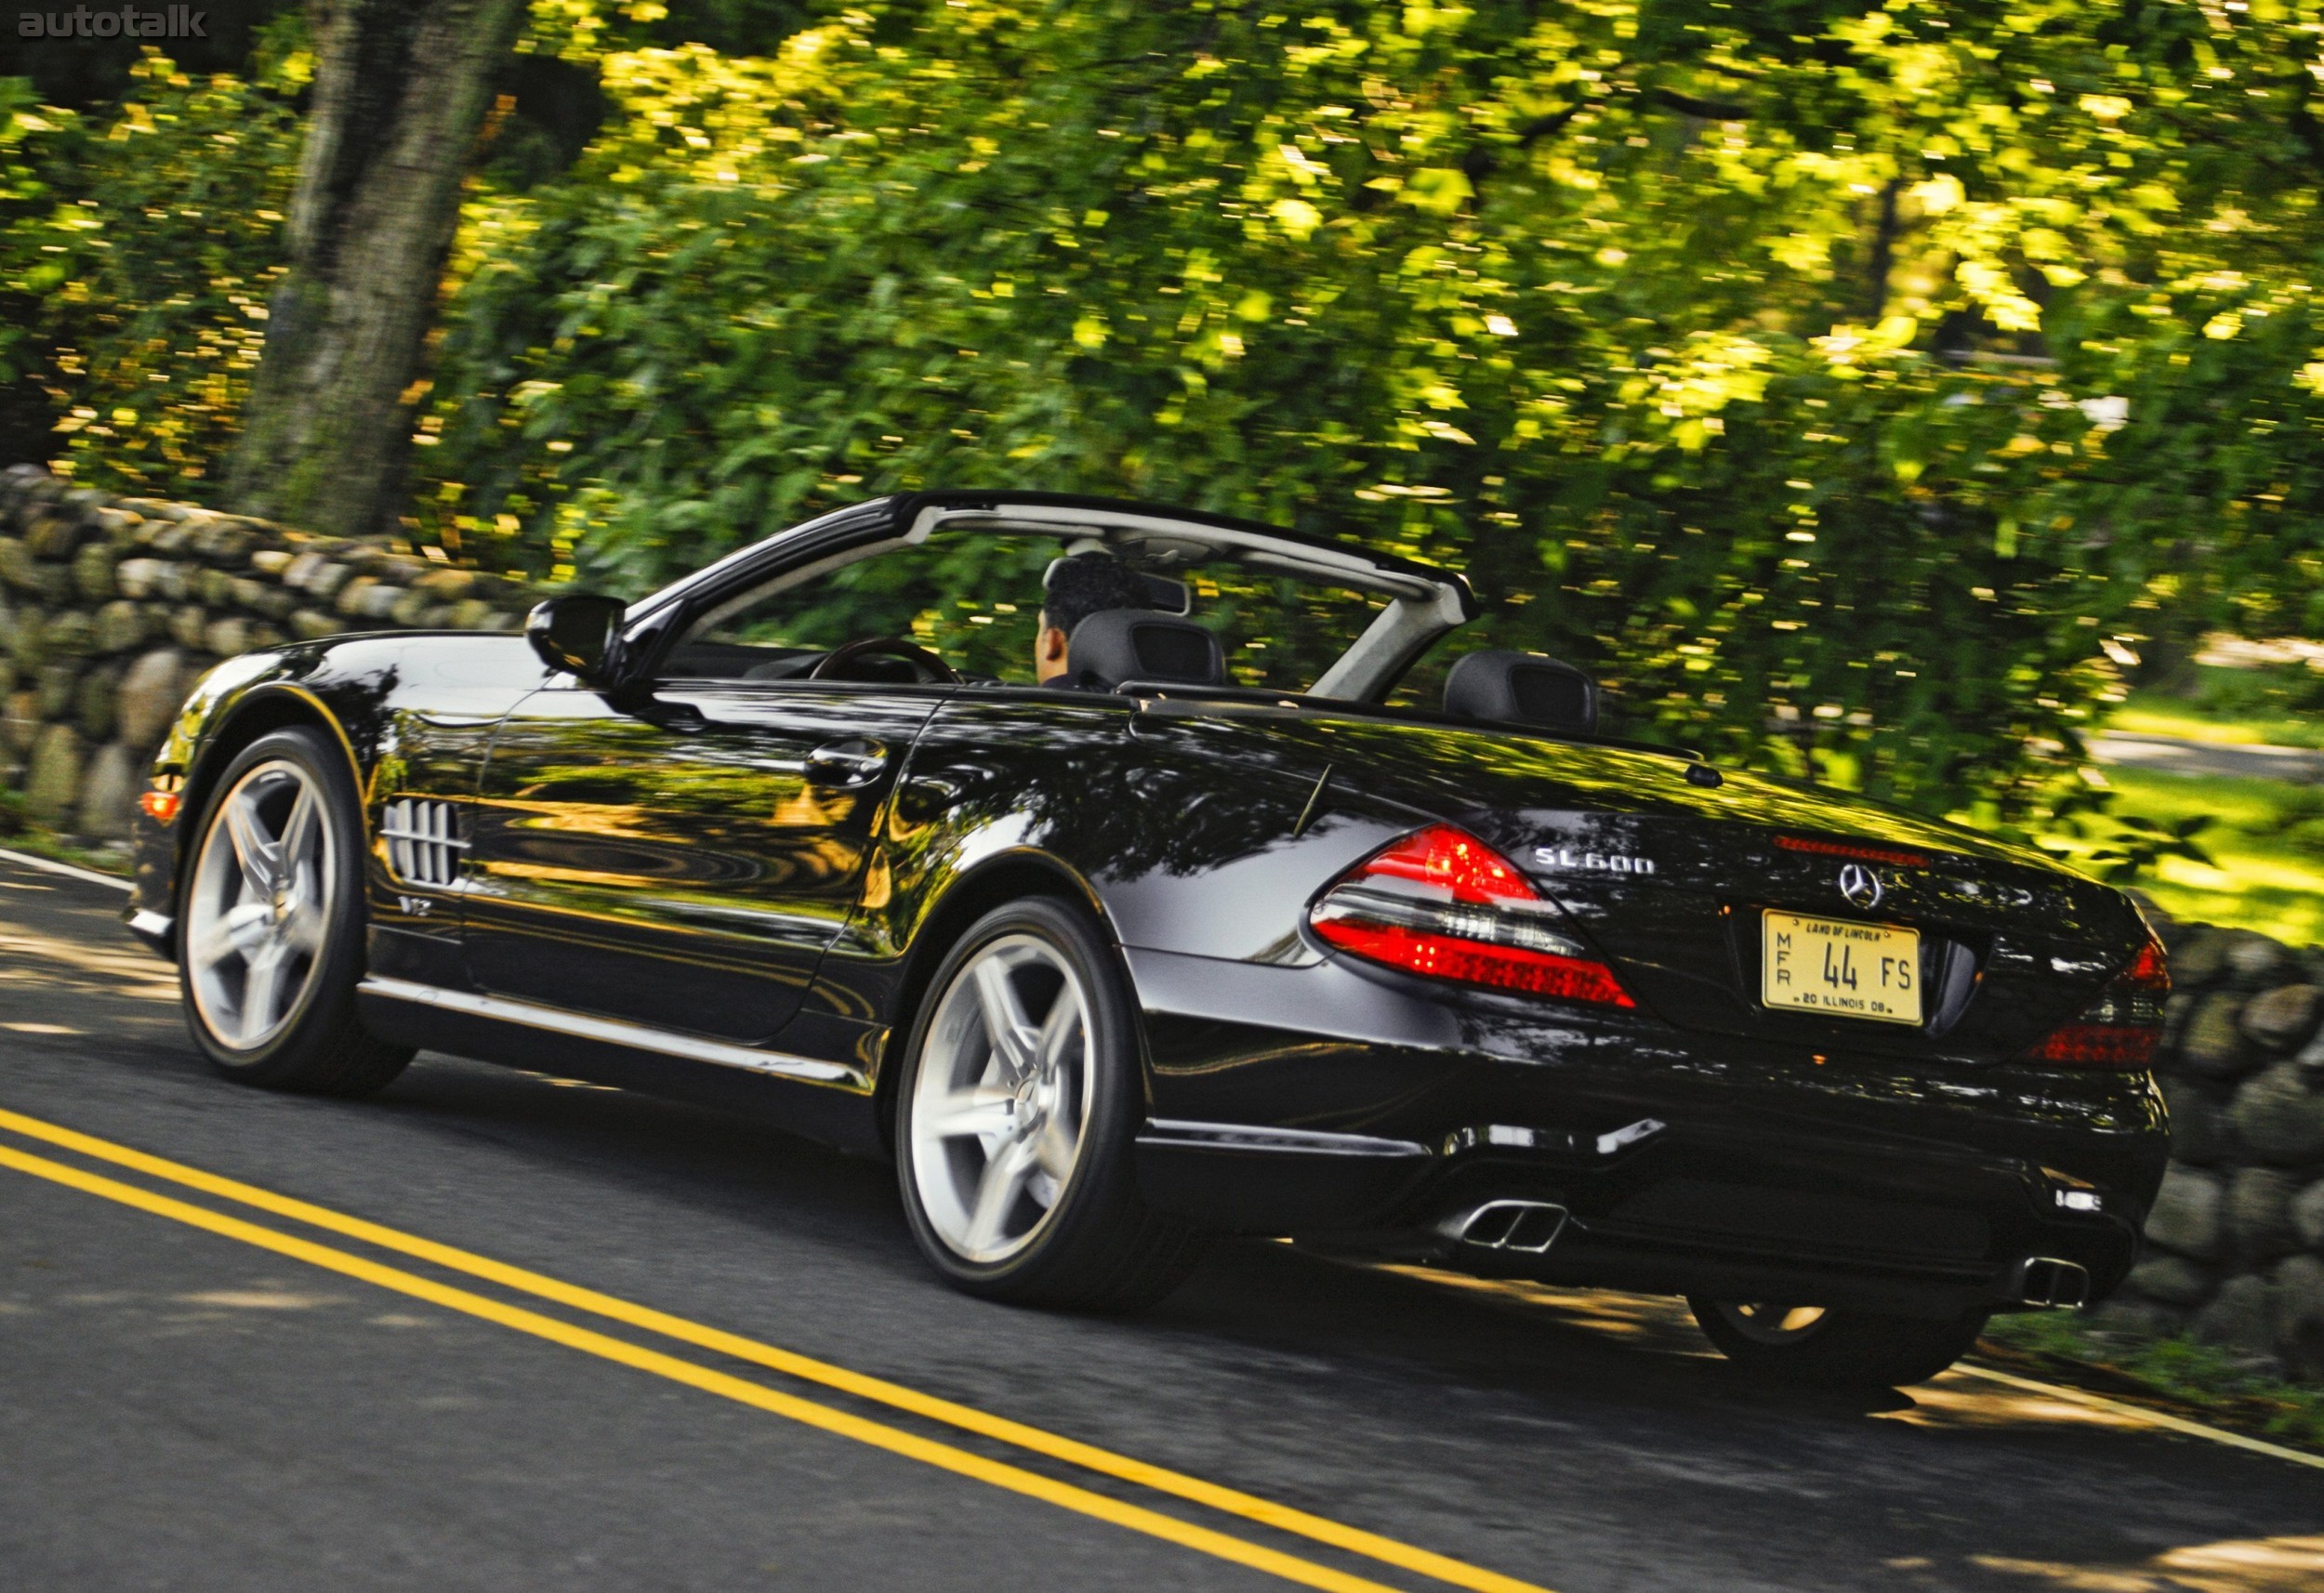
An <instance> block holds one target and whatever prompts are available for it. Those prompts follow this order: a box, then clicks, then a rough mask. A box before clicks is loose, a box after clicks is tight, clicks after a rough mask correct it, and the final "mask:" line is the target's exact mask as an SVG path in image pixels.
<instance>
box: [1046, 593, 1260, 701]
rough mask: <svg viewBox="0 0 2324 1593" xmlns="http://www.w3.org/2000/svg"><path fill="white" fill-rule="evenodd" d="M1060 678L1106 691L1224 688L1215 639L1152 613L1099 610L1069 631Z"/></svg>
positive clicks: (1220, 655)
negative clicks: (1154, 684)
mask: <svg viewBox="0 0 2324 1593" xmlns="http://www.w3.org/2000/svg"><path fill="white" fill-rule="evenodd" d="M1065 673H1066V675H1067V677H1068V678H1070V679H1072V681H1073V682H1074V684H1076V685H1077V686H1088V687H1091V688H1093V689H1095V690H1098V691H1111V690H1113V688H1115V687H1116V686H1118V685H1120V684H1121V683H1122V682H1123V681H1125V680H1165V681H1182V682H1183V683H1185V684H1186V685H1189V686H1221V685H1224V684H1225V683H1226V654H1225V653H1224V652H1222V651H1221V649H1220V647H1219V639H1218V638H1217V637H1215V636H1213V635H1211V634H1210V632H1208V630H1206V629H1204V628H1203V627H1202V626H1201V625H1196V624H1195V622H1194V621H1192V620H1185V619H1181V618H1179V617H1178V616H1177V615H1176V614H1164V613H1156V612H1155V611H1154V610H1152V609H1103V610H1100V611H1099V612H1096V613H1094V614H1091V615H1090V616H1089V618H1088V619H1086V620H1083V621H1082V622H1081V623H1080V624H1079V625H1076V626H1074V633H1073V636H1072V638H1071V639H1069V640H1067V642H1066V644H1065Z"/></svg>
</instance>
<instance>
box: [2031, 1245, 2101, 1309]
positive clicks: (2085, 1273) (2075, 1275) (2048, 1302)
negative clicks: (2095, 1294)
mask: <svg viewBox="0 0 2324 1593" xmlns="http://www.w3.org/2000/svg"><path fill="white" fill-rule="evenodd" d="M2017 1297H2018V1298H2019V1299H2020V1300H2022V1301H2024V1302H2025V1303H2026V1304H2027V1305H2029V1306H2086V1305H2088V1304H2089V1303H2090V1269H2089V1268H2087V1267H2084V1266H2082V1265H2080V1263H2078V1262H2074V1261H2060V1260H2056V1259H2054V1258H2053V1257H2048V1256H2029V1257H2027V1258H2026V1259H2025V1260H2023V1261H2021V1262H2019V1263H2018V1266H2017Z"/></svg>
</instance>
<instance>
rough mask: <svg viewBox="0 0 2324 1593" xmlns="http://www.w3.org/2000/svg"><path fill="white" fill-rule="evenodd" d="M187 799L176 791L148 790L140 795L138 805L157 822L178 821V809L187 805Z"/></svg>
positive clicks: (148, 816) (147, 815)
mask: <svg viewBox="0 0 2324 1593" xmlns="http://www.w3.org/2000/svg"><path fill="white" fill-rule="evenodd" d="M185 801H186V799H185V798H184V797H183V796H179V795H178V793H177V792H175V791H148V792H145V793H143V794H142V795H141V796H139V797H138V806H139V807H140V808H142V809H144V810H145V816H146V817H147V818H149V819H151V820H152V821H153V822H154V823H157V824H167V823H174V822H176V820H177V817H178V809H180V808H182V807H184V806H185Z"/></svg>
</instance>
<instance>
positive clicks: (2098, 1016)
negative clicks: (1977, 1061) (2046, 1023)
mask: <svg viewBox="0 0 2324 1593" xmlns="http://www.w3.org/2000/svg"><path fill="white" fill-rule="evenodd" d="M2169 994H2171V968H2170V965H2169V963H2168V962H2167V960H2166V959H2165V958H2164V955H2163V950H2162V947H2161V946H2160V945H2159V943H2158V942H2156V941H2153V940H2152V939H2149V940H2148V941H2147V942H2146V944H2145V945H2143V946H2141V947H2140V948H2139V949H2138V955H2136V956H2135V957H2133V958H2132V959H2131V966H2130V967H2128V968H2124V969H2123V970H2122V971H2121V972H2120V973H2119V974H2117V975H2116V976H2115V977H2114V981H2113V982H2112V983H2110V984H2108V985H2107V986H2106V990H2105V992H2104V993H2103V994H2100V996H2099V997H2098V999H2097V1000H2095V1001H2093V1002H2092V1003H2091V1004H2090V1006H2089V1007H2086V1008H2084V1009H2083V1011H2082V1014H2081V1016H2080V1017H2079V1018H2077V1019H2075V1020H2074V1021H2072V1022H2071V1023H2066V1024H2061V1025H2060V1026H2059V1027H2058V1028H2056V1029H2054V1030H2053V1031H2052V1032H2051V1033H2050V1035H2049V1037H2048V1038H2047V1039H2045V1040H2043V1041H2042V1042H2041V1043H2040V1045H2038V1046H2036V1047H2033V1048H2032V1049H2030V1050H2028V1051H2026V1052H2024V1053H2023V1054H2022V1055H2021V1056H2020V1058H2019V1060H2021V1061H2028V1062H2046V1063H2048V1064H2049V1065H2050V1066H2052V1067H2060V1068H2112V1069H2117V1070H2119V1071H2121V1072H2124V1073H2135V1072H2139V1071H2142V1070H2144V1069H2146V1068H2150V1067H2152V1066H2154V1065H2155V1052H2156V1050H2157V1049H2158V1048H2159V1047H2160V1046H2161V1044H2162V1004H2163V998H2164V997H2166V996H2168V995H2169Z"/></svg>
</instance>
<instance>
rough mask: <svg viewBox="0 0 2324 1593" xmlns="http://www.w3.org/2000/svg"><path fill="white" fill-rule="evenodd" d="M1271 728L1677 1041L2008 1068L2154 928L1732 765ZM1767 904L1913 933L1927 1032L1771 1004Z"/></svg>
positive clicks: (2060, 880)
mask: <svg viewBox="0 0 2324 1593" xmlns="http://www.w3.org/2000/svg"><path fill="white" fill-rule="evenodd" d="M1235 717H1242V716H1241V715H1240V714H1239V713H1238V714H1236V715H1235ZM1265 717H1267V718H1272V719H1274V724H1273V725H1272V726H1271V727H1270V728H1271V730H1272V731H1274V732H1275V736H1274V737H1271V738H1270V739H1271V740H1274V739H1275V737H1281V736H1284V735H1286V734H1287V735H1288V737H1289V738H1290V739H1292V740H1293V741H1296V742H1300V743H1304V744H1308V745H1311V746H1313V747H1314V751H1315V752H1316V753H1317V754H1318V755H1319V756H1321V757H1327V758H1329V759H1330V761H1331V762H1332V766H1333V768H1334V770H1335V771H1336V772H1337V773H1338V774H1339V775H1340V776H1342V777H1344V778H1345V779H1347V780H1348V781H1349V782H1351V783H1352V785H1353V788H1355V789H1360V790H1362V791H1364V792H1366V793H1367V794H1371V795H1376V796H1385V797H1389V798H1391V799H1393V800H1397V801H1400V802H1403V803H1406V804H1407V805H1409V806H1411V807H1413V808H1415V809H1417V810H1421V811H1425V812H1429V813H1432V814H1433V815H1435V816H1437V817H1440V818H1443V819H1446V820H1448V821H1450V822H1452V823H1459V824H1460V825H1462V826H1463V827H1464V828H1466V829H1468V830H1470V831H1471V832H1472V833H1473V834H1474V835H1476V836H1478V837H1479V838H1481V839H1483V840H1485V841H1486V842H1487V843H1489V844H1490V845H1492V846H1493V847H1495V848H1496V849H1499V850H1500V851H1501V852H1502V853H1503V854H1504V855H1506V856H1507V857H1508V858H1510V859H1511V861H1512V862H1515V863H1516V864H1518V866H1519V867H1521V868H1523V869H1524V870H1525V872H1526V874H1527V875H1528V876H1529V877H1531V878H1532V880H1533V881H1534V883H1535V885H1536V887H1537V888H1538V889H1540V890H1541V892H1542V893H1543V894H1544V895H1546V896H1548V897H1550V898H1551V899H1552V900H1553V901H1555V902H1557V903H1558V904H1559V905H1560V906H1561V907H1563V908H1564V909H1565V911H1566V912H1567V913H1568V914H1569V915H1571V916H1572V917H1573V919H1574V920H1575V922H1576V924H1577V926H1578V928H1581V929H1582V930H1583V932H1584V933H1585V934H1586V935H1587V936H1588V937H1590V939H1591V940H1592V941H1594V942H1595V943H1596V944H1597V946H1598V947H1599V948H1600V949H1601V950H1602V951H1603V952H1604V953H1605V954H1606V955H1607V958H1608V960H1609V961H1610V962H1611V963H1612V964H1613V965H1614V967H1615V968H1616V970H1617V972H1618V974H1619V975H1620V977H1621V978H1622V980H1623V981H1624V982H1625V983H1626V984H1627V985H1628V986H1629V987H1630V988H1631V991H1632V992H1633V994H1636V995H1637V996H1638V998H1639V999H1640V1000H1641V1001H1642V1002H1644V1004H1645V1005H1646V1006H1647V1007H1649V1008H1651V1009H1652V1010H1653V1011H1655V1012H1656V1013H1657V1014H1658V1015H1659V1016H1661V1017H1662V1018H1664V1019H1666V1020H1669V1021H1670V1022H1671V1023H1674V1024H1677V1025H1679V1026H1681V1027H1684V1028H1689V1029H1696V1030H1702V1031H1709V1032H1714V1033H1733V1034H1738V1035H1750V1036H1752V1037H1755V1038H1761V1039H1776V1040H1790V1041H1796V1042H1797V1043H1799V1044H1800V1045H1801V1046H1802V1047H1804V1048H1806V1049H1808V1050H1809V1051H1811V1052H1814V1053H1816V1054H1831V1055H1838V1054H1844V1053H1845V1052H1847V1051H1850V1050H1856V1051H1878V1052H1884V1053H1889V1054H1905V1055H1915V1056H1925V1057H1930V1058H1932V1059H1935V1058H1943V1059H1947V1060H1957V1061H1974V1062H1993V1061H1999V1060H2005V1059H2006V1058H2008V1057H2011V1056H2014V1055H2015V1054H2016V1053H2017V1052H2019V1051H2021V1050H2023V1049H2024V1048H2025V1047H2027V1046H2029V1045H2031V1044H2033V1043H2034V1042H2035V1041H2036V1040H2038V1039H2039V1038H2040V1036H2041V1035H2042V1034H2044V1033H2048V1032H2049V1030H2050V1029H2052V1028H2053V1027H2055V1026H2056V1025H2057V1024H2059V1023H2062V1022H2065V1021H2067V1020H2069V1019H2070V1018H2072V1017H2073V1015H2074V1014H2075V1013H2076V1012H2078V1011H2079V1010H2080V1008H2081V1007H2082V1006H2083V1005H2085V1004H2086V1003H2087V1002H2088V1001H2090V1000H2091V999H2092V998H2093V997H2094V996H2095V994H2097V992H2098V990H2099V989H2100V987H2101V986H2102V985H2103V984H2104V982H2105V981H2106V978H2107V977H2108V976H2109V975H2110V974H2111V973H2112V972H2113V971H2115V969H2116V968H2119V966H2120V965H2121V964H2122V963H2124V962H2125V961H2127V960H2128V958H2129V956H2130V955H2131V954H2132V953H2133V951H2134V950H2135V948H2136V946H2137V944H2138V942H2139V939H2140V937H2141V935H2142V934H2143V932H2144V931H2143V928H2142V926H2141V925H2140V923H2139V921H2138V918H2137V915H2136V914H2135V912H2134V910H2133V908H2132V907H2131V906H2130V904H2129V902H2128V901H2127V900H2126V899H2125V898H2124V897H2123V896H2122V895H2121V893H2120V892H2119V891H2116V890H2113V889H2108V888H2106V887H2105V886H2100V885H2096V884H2094V883H2092V882H2090V881H2087V880H2084V879H2080V878H2079V877H2078V876H2076V875H2071V874H2068V873H2067V872H2066V871H2065V870H2063V869H2060V868H2058V867H2056V866H2055V865H2054V864H2053V863H2051V862H2048V861H2047V860H2045V859H2043V858H2042V857H2040V854H2038V853H2032V852H2028V851H2026V850H2024V849H2018V848H2014V847H2011V846H2008V845H2006V844H2005V843H2002V842H2000V841H1996V840H1994V839H1991V838H1989V837H1987V836H1979V835H1977V834H1975V833H1974V832H1973V831H1969V830H1965V829H1962V828H1961V827H1960V826H1957V825H1953V824H1949V823H1943V822H1942V821H1938V820H1933V819H1929V818H1925V817H1922V816H1921V815H1918V814H1913V813H1908V812H1904V811H1900V810H1895V809H1890V808H1887V807H1884V806H1882V805H1881V804H1878V803H1874V802H1870V801H1867V800H1865V799H1862V798H1859V797H1855V796H1851V795H1849V794H1847V793H1844V792H1837V791H1826V790H1818V789H1815V788H1811V787H1805V786H1801V785H1796V784H1792V783H1785V782H1778V781H1775V780H1770V779H1765V778H1763V777H1760V776H1755V775H1750V774H1743V773H1736V772H1734V771H1723V772H1722V776H1721V778H1720V779H1719V780H1718V781H1717V782H1716V783H1711V782H1710V781H1709V780H1708V778H1707V777H1706V776H1705V775H1704V774H1703V773H1702V772H1701V770H1702V766H1700V765H1694V764H1690V763H1689V762H1688V760H1686V759H1684V758H1683V757H1673V756H1666V755H1661V754H1657V753H1652V752H1645V751H1640V750H1635V749H1631V748H1628V747H1620V746H1609V745H1604V744H1595V743H1589V742H1566V741H1557V740H1552V739H1549V738H1547V737H1541V738H1535V737H1529V736H1525V735H1522V734H1518V733H1512V732H1510V731H1495V730H1485V729H1476V730H1469V729H1465V728H1462V727H1459V726H1442V725H1433V724H1426V723H1416V722H1412V721H1408V720H1407V721H1402V722H1399V721H1394V720H1387V719H1370V718H1361V717H1358V716H1353V715H1348V716H1339V715H1333V714H1328V713H1318V712H1314V711H1313V710H1312V709H1310V710H1305V711H1301V712H1297V713H1294V712H1290V711H1287V710H1276V711H1275V712H1274V713H1271V714H1268V715H1267V716H1265ZM1275 744H1277V745H1278V746H1280V745H1281V744H1282V743H1281V741H1280V740H1276V743H1275ZM1690 768H1693V769H1695V770H1697V773H1696V774H1695V775H1694V776H1693V777H1692V778H1691V779H1690V777H1689V774H1688V770H1689V769H1690ZM1697 782H1700V783H1697ZM1852 897H1853V899H1852ZM1770 912H1776V913H1785V914H1791V915H1802V916H1807V917H1812V918H1816V919H1819V920H1828V921H1839V922H1844V923H1850V924H1855V925H1863V926H1885V927H1894V928H1903V929H1909V930H1911V931H1913V932H1914V933H1915V934H1916V935H1917V936H1918V938H1919V944H1918V951H1919V955H1920V959H1921V968H1919V969H1918V970H1917V973H1916V977H1917V978H1918V979H1919V980H1920V981H1921V984H1922V988H1921V993H1920V994H1921V1021H1920V1022H1919V1023H1917V1024H1905V1023H1899V1022H1888V1021H1878V1020H1870V1019H1868V1018H1864V1017H1854V1016H1839V1015H1833V1014H1829V1013H1825V1012H1814V1011H1797V1010H1785V1009H1782V1008H1780V1007H1776V1006H1772V1005H1770V1004H1769V1003H1767V1002H1766V1001H1763V999H1762V996H1763V986H1762V982H1761V981H1762V957H1763V949H1764V947H1765V945H1766V941H1765V939H1764V937H1765V935H1766V933H1767V928H1766V920H1765V915H1767V914H1768V913H1770Z"/></svg>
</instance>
